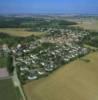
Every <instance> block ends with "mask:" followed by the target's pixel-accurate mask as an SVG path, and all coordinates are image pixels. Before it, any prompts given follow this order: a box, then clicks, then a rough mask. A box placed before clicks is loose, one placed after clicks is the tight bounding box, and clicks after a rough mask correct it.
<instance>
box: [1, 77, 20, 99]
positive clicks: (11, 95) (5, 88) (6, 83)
mask: <svg viewBox="0 0 98 100" xmlns="http://www.w3.org/2000/svg"><path fill="white" fill-rule="evenodd" d="M20 98H21V97H20V94H19V91H18V90H17V89H16V88H15V87H14V86H13V83H12V80H11V79H6V80H0V100H22V99H20Z"/></svg>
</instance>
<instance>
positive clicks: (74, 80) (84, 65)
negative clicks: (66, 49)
mask: <svg viewBox="0 0 98 100" xmlns="http://www.w3.org/2000/svg"><path fill="white" fill-rule="evenodd" d="M24 91H25V93H26V95H27V97H28V100H98V52H95V53H91V54H89V55H87V56H85V57H83V58H81V59H77V60H75V61H73V62H71V63H69V64H67V65H65V66H63V67H62V68H60V69H59V70H57V71H55V72H54V73H53V74H51V75H50V76H48V77H46V78H43V79H40V80H36V81H32V82H30V83H27V84H26V85H24Z"/></svg>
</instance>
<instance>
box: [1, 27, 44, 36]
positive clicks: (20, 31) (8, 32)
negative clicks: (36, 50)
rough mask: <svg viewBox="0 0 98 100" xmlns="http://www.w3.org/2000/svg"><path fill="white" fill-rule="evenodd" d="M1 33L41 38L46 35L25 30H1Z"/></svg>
mask: <svg viewBox="0 0 98 100" xmlns="http://www.w3.org/2000/svg"><path fill="white" fill-rule="evenodd" d="M0 32H3V33H7V34H9V35H12V36H19V37H27V36H30V35H35V36H40V35H43V34H44V33H43V32H29V31H26V29H25V28H0Z"/></svg>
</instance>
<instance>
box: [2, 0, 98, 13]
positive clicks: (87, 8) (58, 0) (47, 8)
mask: <svg viewBox="0 0 98 100" xmlns="http://www.w3.org/2000/svg"><path fill="white" fill-rule="evenodd" d="M16 13H18V14H19V13H65V14H76V13H78V14H86V13H87V14H98V0H0V14H16Z"/></svg>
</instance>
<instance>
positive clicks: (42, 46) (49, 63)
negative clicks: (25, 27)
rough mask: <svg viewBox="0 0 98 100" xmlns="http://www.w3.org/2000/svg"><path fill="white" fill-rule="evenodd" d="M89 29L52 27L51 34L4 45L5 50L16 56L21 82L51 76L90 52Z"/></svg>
mask: <svg viewBox="0 0 98 100" xmlns="http://www.w3.org/2000/svg"><path fill="white" fill-rule="evenodd" d="M88 35H89V32H87V31H84V30H83V31H79V30H71V29H66V30H64V29H49V30H47V35H46V36H43V37H42V38H40V39H37V40H35V41H31V42H30V43H29V44H24V45H23V44H17V46H16V47H14V48H11V49H9V48H8V47H7V45H3V47H2V49H1V50H2V51H3V52H5V54H6V53H10V54H11V55H12V56H13V66H14V67H16V69H17V73H18V77H19V79H20V81H21V82H23V83H24V82H27V81H30V80H35V79H39V78H41V77H45V76H48V75H49V74H50V73H51V72H53V71H54V70H56V69H57V68H60V67H61V66H62V65H64V64H67V63H69V62H71V61H72V60H74V59H77V58H79V57H81V56H84V55H86V54H88V53H89V51H90V50H89V49H88V48H86V47H84V46H83V40H84V38H85V37H86V36H88Z"/></svg>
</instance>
